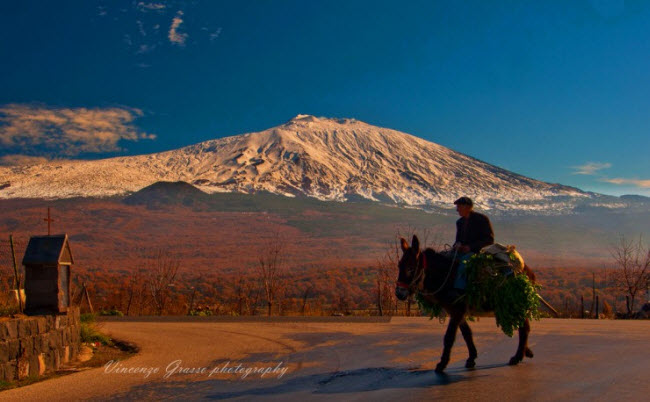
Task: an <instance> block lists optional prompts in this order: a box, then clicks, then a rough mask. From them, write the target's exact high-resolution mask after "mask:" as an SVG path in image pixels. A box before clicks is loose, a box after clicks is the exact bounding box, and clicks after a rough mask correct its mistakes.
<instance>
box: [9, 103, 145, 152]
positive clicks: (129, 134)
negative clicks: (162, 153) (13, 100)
mask: <svg viewBox="0 0 650 402" xmlns="http://www.w3.org/2000/svg"><path fill="white" fill-rule="evenodd" d="M142 115H143V113H142V111H141V110H139V109H132V108H119V107H113V108H103V109H102V108H94V109H88V108H50V107H46V106H40V105H24V104H9V105H4V106H2V107H0V147H2V148H5V149H6V150H8V151H11V152H12V153H18V154H26V155H56V156H74V155H79V154H81V153H102V152H115V151H121V150H122V148H120V147H119V145H118V143H119V142H120V141H122V140H128V141H139V140H143V139H149V140H152V139H155V138H156V136H155V135H154V134H147V133H145V132H141V131H140V130H138V129H137V128H136V127H134V126H133V125H132V121H133V120H134V119H136V118H137V117H140V116H142Z"/></svg>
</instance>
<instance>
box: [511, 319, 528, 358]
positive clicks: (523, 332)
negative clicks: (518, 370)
mask: <svg viewBox="0 0 650 402" xmlns="http://www.w3.org/2000/svg"><path fill="white" fill-rule="evenodd" d="M529 333H530V322H529V321H528V319H526V321H525V322H524V325H523V327H521V328H519V346H518V347H517V353H515V355H514V356H512V357H511V358H510V365H511V366H514V365H515V364H518V363H519V362H520V361H522V360H523V359H524V354H526V356H528V354H529V353H530V356H529V357H532V354H533V352H532V351H531V350H530V349H529V348H528V334H529Z"/></svg>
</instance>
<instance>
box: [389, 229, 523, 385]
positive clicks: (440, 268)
mask: <svg viewBox="0 0 650 402" xmlns="http://www.w3.org/2000/svg"><path fill="white" fill-rule="evenodd" d="M400 242H401V246H402V252H403V255H402V258H401V259H400V261H399V264H398V268H399V275H398V277H397V284H396V287H395V295H396V296H397V298H398V299H399V300H402V301H404V300H406V299H407V298H409V297H410V296H411V295H412V294H413V293H415V292H416V291H419V292H421V295H422V296H423V297H424V298H425V299H427V300H429V301H432V302H435V303H438V304H439V305H440V306H441V307H442V308H443V309H444V310H445V311H446V312H447V314H448V315H449V325H448V326H447V332H446V333H445V337H444V349H443V351H442V356H441V357H440V362H439V363H438V364H437V365H436V372H438V373H442V372H443V371H444V370H445V368H446V367H447V364H448V363H449V357H450V355H451V348H452V346H453V344H454V340H455V339H456V331H457V330H458V328H459V327H460V332H461V334H462V335H463V339H465V343H466V344H467V349H468V350H469V358H468V359H467V361H466V362H465V367H466V368H474V367H475V366H476V362H475V360H476V357H477V356H478V354H477V351H476V346H474V339H473V338H472V330H471V329H470V327H469V325H468V324H467V321H466V320H465V315H466V314H467V312H468V306H467V303H466V302H465V300H464V298H461V296H462V291H458V290H457V289H453V284H454V277H455V273H456V267H455V264H454V262H456V261H454V260H455V258H454V257H450V256H447V255H445V254H441V253H438V252H436V251H435V250H433V249H431V248H427V249H426V250H424V251H423V252H420V241H419V240H418V238H417V236H413V239H412V241H411V246H410V247H409V245H408V243H407V241H406V240H405V239H403V238H401V239H400ZM524 271H525V273H526V275H527V276H528V278H530V280H531V281H532V282H533V283H534V282H535V275H534V274H533V272H532V271H531V270H530V268H528V267H527V266H525V267H524ZM420 289H421V290H420ZM485 308H486V311H490V307H489V306H485ZM529 333H530V323H529V321H528V319H526V322H525V324H524V326H522V327H521V328H519V346H518V347H517V352H516V353H515V355H514V356H512V358H510V362H509V364H510V365H516V364H518V363H519V362H521V361H522V360H523V358H524V355H525V356H526V357H529V358H532V357H533V351H532V350H530V348H528V334H529Z"/></svg>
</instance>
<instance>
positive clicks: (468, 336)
mask: <svg viewBox="0 0 650 402" xmlns="http://www.w3.org/2000/svg"><path fill="white" fill-rule="evenodd" d="M458 326H459V327H460V333H461V334H463V339H465V343H466V344H467V350H468V351H469V358H468V359H467V361H466V362H465V367H466V368H474V367H475V366H476V362H475V361H474V360H476V357H477V356H478V352H477V351H476V346H474V338H473V337H472V330H471V328H470V327H469V324H467V320H465V319H464V318H463V320H462V321H461V322H460V324H459V325H458Z"/></svg>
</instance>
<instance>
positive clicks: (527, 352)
mask: <svg viewBox="0 0 650 402" xmlns="http://www.w3.org/2000/svg"><path fill="white" fill-rule="evenodd" d="M525 354H526V357H529V358H531V359H532V358H533V356H535V354H533V351H532V350H530V348H526V353H525Z"/></svg>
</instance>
